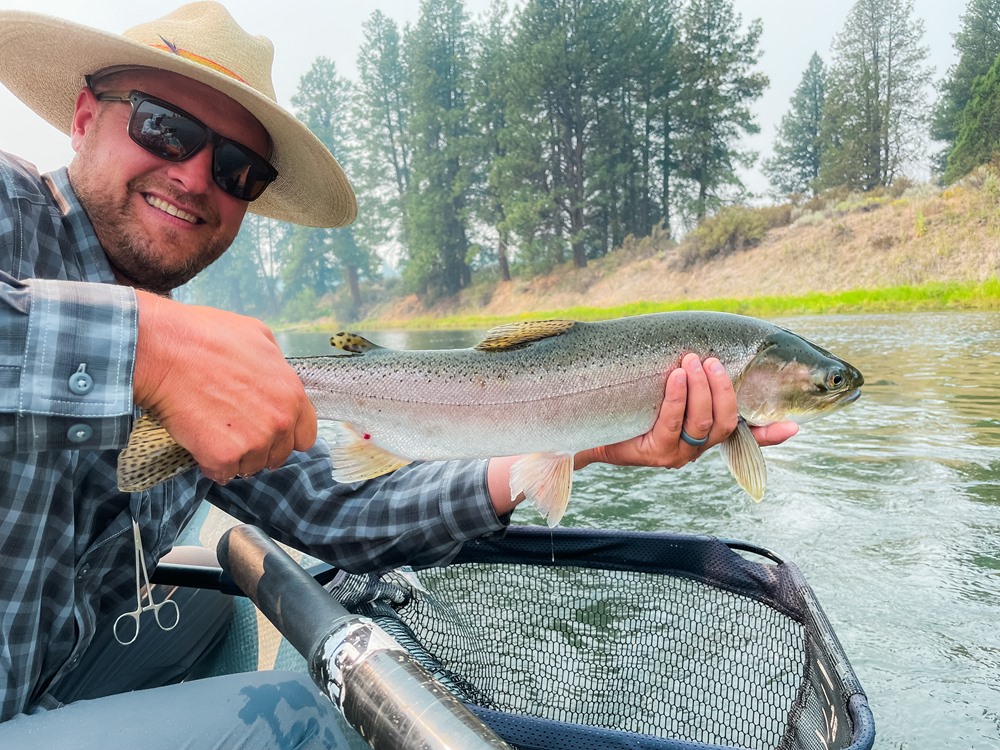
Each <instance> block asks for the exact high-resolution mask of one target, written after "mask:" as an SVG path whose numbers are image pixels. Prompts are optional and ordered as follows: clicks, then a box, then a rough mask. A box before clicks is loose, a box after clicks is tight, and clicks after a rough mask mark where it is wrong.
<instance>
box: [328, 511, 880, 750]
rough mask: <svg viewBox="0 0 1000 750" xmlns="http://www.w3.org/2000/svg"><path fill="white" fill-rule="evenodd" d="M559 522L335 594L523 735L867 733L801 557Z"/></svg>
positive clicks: (746, 739)
mask: <svg viewBox="0 0 1000 750" xmlns="http://www.w3.org/2000/svg"><path fill="white" fill-rule="evenodd" d="M557 532H558V533H557V534H556V535H555V536H553V537H552V538H551V539H550V538H549V535H548V532H547V531H546V532H545V534H544V536H540V535H538V534H536V533H534V532H533V531H532V530H528V529H524V530H511V532H509V533H508V536H507V538H506V539H504V540H501V541H499V542H496V543H492V544H489V545H487V546H486V547H485V548H479V549H476V548H471V549H470V552H468V553H463V557H462V558H461V559H459V560H458V561H456V562H455V563H454V564H452V565H450V566H448V567H446V568H435V569H428V570H422V571H420V572H419V574H418V575H417V576H414V575H413V574H402V573H399V572H394V573H391V574H388V575H386V576H383V577H382V578H381V579H374V578H371V577H364V576H352V577H348V578H346V579H341V580H340V581H338V587H337V590H336V594H337V595H338V596H339V597H340V598H341V599H342V601H344V603H345V605H347V606H348V607H349V608H351V609H353V610H355V611H356V612H359V613H362V614H366V615H368V616H371V617H373V618H375V620H376V621H377V622H378V623H379V624H380V625H381V626H382V627H383V628H384V629H385V630H387V631H388V632H389V633H390V634H391V635H393V636H394V637H395V638H396V639H397V640H398V641H399V642H400V643H402V644H403V645H404V646H405V647H407V649H408V650H409V651H410V653H411V654H413V655H414V656H415V658H417V659H418V661H420V662H421V663H422V664H423V665H424V666H425V667H426V668H428V669H429V670H430V671H431V672H432V673H433V674H434V675H435V676H436V677H437V679H438V680H439V681H440V682H442V684H444V685H445V686H446V687H448V688H449V689H450V690H451V691H452V692H453V693H455V694H456V695H458V696H459V697H460V698H462V699H463V700H464V701H466V702H467V703H469V704H470V705H472V706H475V707H478V708H481V709H483V710H482V712H481V714H482V715H483V716H484V718H486V719H487V721H490V722H491V723H495V722H496V721H497V720H498V717H500V718H502V722H501V723H503V724H505V725H510V726H505V727H504V728H505V732H501V734H505V733H506V737H507V739H508V741H514V744H516V745H517V746H518V747H521V748H530V747H539V748H541V747H547V748H556V747H572V748H574V750H586V748H588V747H595V748H596V747H609V746H612V744H613V743H612V744H609V740H610V739H611V738H618V739H621V737H627V738H629V740H630V744H627V745H625V746H628V747H639V746H640V745H639V744H636V742H637V741H638V740H639V739H641V740H643V742H644V743H645V744H642V745H641V746H643V747H646V746H648V747H712V748H747V749H748V750H758V749H761V750H763V749H765V748H768V749H771V748H779V749H783V748H802V749H803V750H814V749H815V750H820V748H832V747H840V748H846V747H851V748H864V747H870V744H867V738H866V737H864V736H862V737H860V739H859V736H858V732H857V731H856V730H857V729H858V727H856V726H855V725H856V724H857V722H856V717H853V716H852V715H851V712H850V710H849V706H848V699H849V698H850V696H851V695H854V694H861V695H863V693H861V690H860V686H858V685H857V684H856V680H855V678H854V676H853V673H852V672H851V671H850V666H849V664H848V663H847V661H846V658H844V657H843V655H842V653H840V646H839V643H838V642H837V641H836V638H835V637H834V636H833V634H832V631H830V630H829V627H828V623H827V622H826V619H825V617H824V616H823V615H822V611H821V610H820V609H819V607H818V604H817V603H816V602H815V600H814V598H813V597H812V594H811V591H810V590H809V589H808V587H807V586H806V585H805V583H804V581H802V580H801V574H799V573H798V571H797V569H795V568H794V566H791V565H790V564H787V563H783V564H780V565H778V564H771V563H768V562H766V561H764V562H752V561H750V560H748V559H746V557H745V556H743V555H738V554H736V553H735V552H733V550H731V549H730V548H729V547H728V546H726V545H725V544H722V543H720V542H718V541H717V540H708V539H704V538H681V537H678V536H677V535H656V534H651V535H644V534H640V535H629V538H628V539H627V540H626V541H627V542H628V543H627V544H624V545H623V544H621V543H620V542H618V541H616V542H614V543H613V544H611V547H610V548H609V546H608V539H607V538H605V537H603V536H602V535H600V534H596V533H594V532H590V533H581V532H573V531H570V530H557ZM616 538H617V539H619V540H620V539H621V538H622V535H617V537H616ZM541 550H544V552H546V553H550V556H548V557H547V556H546V555H543V554H540V551H541ZM495 728H496V727H495ZM498 731H499V730H498ZM862 734H863V733H862ZM512 736H513V740H512ZM872 739H873V737H872ZM671 743H672V744H671ZM677 743H680V744H677Z"/></svg>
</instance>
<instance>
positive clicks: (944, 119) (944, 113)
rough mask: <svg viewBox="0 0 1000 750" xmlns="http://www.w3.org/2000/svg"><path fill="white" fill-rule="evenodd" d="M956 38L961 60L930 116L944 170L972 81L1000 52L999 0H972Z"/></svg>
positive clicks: (941, 89) (944, 83) (941, 85)
mask: <svg viewBox="0 0 1000 750" xmlns="http://www.w3.org/2000/svg"><path fill="white" fill-rule="evenodd" d="M954 40H955V45H954V46H955V51H956V52H957V53H958V62H956V63H955V64H954V65H952V66H951V67H950V68H949V69H948V72H947V74H946V75H945V77H944V79H943V80H942V81H941V82H940V83H939V85H938V91H939V93H940V96H939V98H938V101H937V104H936V105H935V107H934V112H933V115H932V118H931V130H930V133H931V138H933V139H934V140H936V141H942V142H943V143H944V144H945V147H944V149H943V150H942V151H941V152H940V153H939V154H938V156H937V167H938V168H939V170H940V171H941V172H944V169H945V164H946V162H947V160H948V152H949V151H950V150H951V149H952V147H954V146H955V144H956V141H957V140H958V132H959V128H960V127H961V122H962V112H963V110H964V109H965V107H966V105H967V104H968V103H969V100H970V99H971V98H972V87H973V84H974V83H975V81H976V79H977V78H979V77H980V76H984V75H986V73H987V71H989V69H990V67H991V66H992V65H993V62H994V60H996V58H997V55H1000V0H969V3H968V5H967V6H966V9H965V13H964V14H963V15H962V19H961V28H960V29H959V31H958V33H956V34H955V35H954Z"/></svg>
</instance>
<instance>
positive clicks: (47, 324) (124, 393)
mask: <svg viewBox="0 0 1000 750" xmlns="http://www.w3.org/2000/svg"><path fill="white" fill-rule="evenodd" d="M0 330H2V331H3V332H4V338H6V339H7V340H6V341H5V342H4V347H3V351H2V353H0V445H3V446H4V448H5V449H7V450H11V451H13V452H17V453H23V452H32V451H43V450H62V449H67V448H113V447H120V446H121V445H122V444H123V443H124V441H125V439H126V438H127V435H128V430H129V428H130V425H131V419H132V407H133V404H132V374H133V364H134V361H135V344H136V337H137V307H136V301H135V292H134V290H132V289H131V288H129V287H125V286H117V285H113V284H95V283H80V282H75V281H62V280H45V279H29V280H26V281H16V280H15V279H13V278H12V277H10V276H8V275H6V274H0Z"/></svg>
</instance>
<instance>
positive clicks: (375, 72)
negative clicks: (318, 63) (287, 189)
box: [351, 11, 412, 246]
mask: <svg viewBox="0 0 1000 750" xmlns="http://www.w3.org/2000/svg"><path fill="white" fill-rule="evenodd" d="M408 81H409V74H408V71H407V69H406V65H405V60H404V58H403V53H402V42H401V39H400V34H399V29H398V28H397V26H396V24H395V22H394V21H392V20H391V19H389V18H387V17H386V16H385V15H383V14H382V13H381V12H380V11H375V12H373V13H372V14H371V16H369V18H368V19H367V20H366V21H365V23H364V26H363V40H362V43H361V47H360V49H359V51H358V85H357V91H356V96H355V99H354V108H353V120H354V122H355V124H356V136H355V137H356V140H357V143H358V155H357V160H356V163H355V167H354V170H353V173H352V174H351V181H352V182H353V183H354V184H355V188H356V190H355V192H356V193H357V196H358V221H357V226H358V230H357V233H358V235H360V236H361V237H364V239H365V242H366V243H367V244H368V245H369V246H378V245H382V244H384V243H388V242H393V243H397V245H398V244H400V243H402V244H405V237H404V235H403V231H404V226H403V222H402V220H401V217H402V215H403V199H404V197H405V196H406V193H407V191H408V190H409V185H410V168H411V165H410V162H411V155H410V146H409V142H408V138H409V119H410V114H411V110H412V105H411V103H410V100H409V82H408Z"/></svg>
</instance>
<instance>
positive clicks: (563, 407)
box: [309, 373, 665, 460]
mask: <svg viewBox="0 0 1000 750" xmlns="http://www.w3.org/2000/svg"><path fill="white" fill-rule="evenodd" d="M664 380H665V374H663V373H657V374H655V375H650V376H647V377H645V378H643V379H642V380H640V381H632V382H628V383H618V384H613V385H606V386H603V387H601V388H600V389H597V390H580V391H575V392H571V393H560V394H557V395H545V394H541V393H539V392H538V391H537V389H529V388H522V389H518V388H517V387H516V386H511V387H510V388H511V389H512V390H511V389H508V391H505V392H504V393H503V394H497V393H495V392H494V393H493V394H492V395H493V398H488V397H484V398H483V399H482V400H481V401H479V402H475V401H472V400H466V401H464V402H463V401H460V400H458V399H451V400H447V401H444V400H433V399H431V400H422V399H420V398H419V397H416V396H413V397H411V398H409V399H406V400H404V399H403V398H400V397H396V398H389V397H386V396H378V395H370V394H369V395H364V396H359V395H351V394H345V393H327V392H310V393H309V396H310V399H311V400H312V402H313V404H314V405H315V407H316V410H317V414H318V415H319V417H320V419H334V420H336V421H340V422H346V423H348V424H350V425H352V426H353V427H354V429H355V430H356V431H357V432H358V433H359V434H361V435H362V436H363V438H364V439H366V440H371V441H372V443H373V444H374V445H376V446H378V447H379V448H382V449H383V450H386V451H389V452H390V453H393V454H395V455H397V456H401V457H404V458H409V459H412V460H449V459H458V458H488V457H491V456H512V455H520V454H523V453H537V452H544V453H575V452H577V451H580V450H584V449H586V448H594V447H596V446H600V445H607V444H609V443H615V442H618V441H620V440H625V439H627V438H630V437H634V436H636V435H640V434H642V433H644V432H646V431H647V430H649V428H650V427H651V426H652V424H653V422H654V421H655V419H656V415H657V412H658V410H659V407H660V403H661V401H662V399H663V387H664ZM425 385H426V383H425ZM518 390H520V394H519V395H518ZM400 391H401V392H405V389H402V388H401V389H400Z"/></svg>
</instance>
